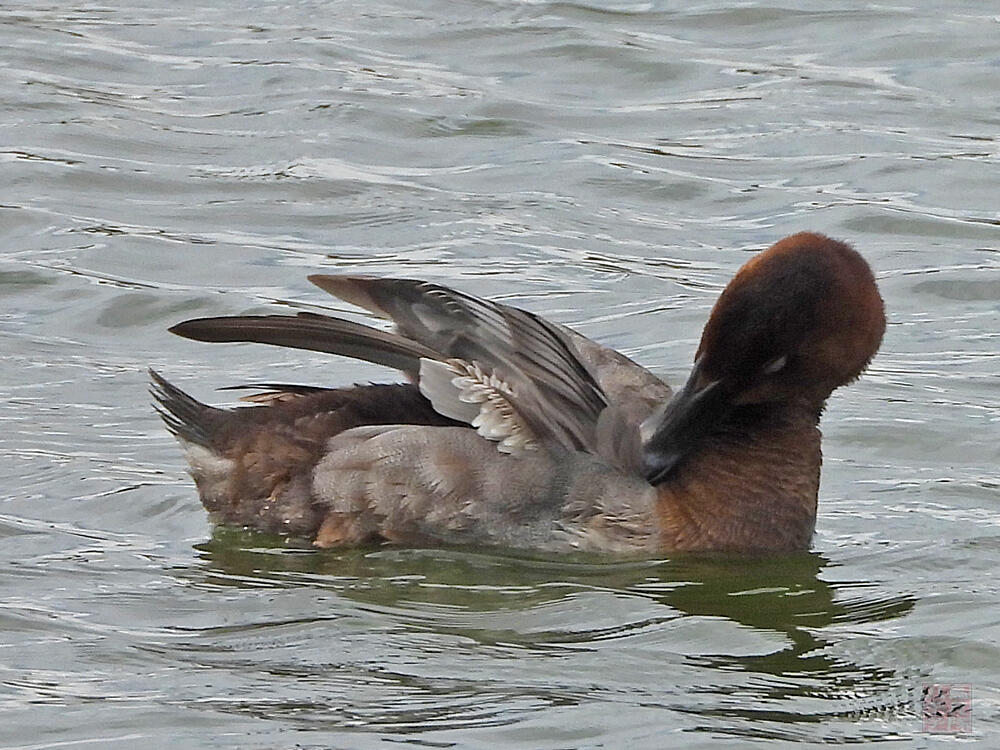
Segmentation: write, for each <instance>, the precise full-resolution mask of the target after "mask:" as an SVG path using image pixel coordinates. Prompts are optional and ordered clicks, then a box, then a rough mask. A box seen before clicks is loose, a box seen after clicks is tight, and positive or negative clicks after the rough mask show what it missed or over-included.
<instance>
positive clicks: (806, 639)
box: [183, 528, 915, 741]
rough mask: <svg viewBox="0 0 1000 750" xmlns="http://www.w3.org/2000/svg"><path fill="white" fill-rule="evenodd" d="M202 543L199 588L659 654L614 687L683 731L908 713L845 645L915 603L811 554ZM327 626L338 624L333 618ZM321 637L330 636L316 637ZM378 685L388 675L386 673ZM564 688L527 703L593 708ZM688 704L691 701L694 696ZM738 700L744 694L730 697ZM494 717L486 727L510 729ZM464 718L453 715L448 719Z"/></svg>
mask: <svg viewBox="0 0 1000 750" xmlns="http://www.w3.org/2000/svg"><path fill="white" fill-rule="evenodd" d="M197 548H198V550H199V551H200V557H201V559H200V565H199V566H197V567H196V568H195V569H188V570H186V571H185V573H184V574H183V577H185V578H193V579H194V583H195V585H198V586H210V587H213V588H214V587H222V588H223V589H227V588H230V587H235V588H257V589H259V588H270V589H276V590H284V591H295V590H298V591H301V590H303V589H304V590H307V591H308V590H316V591H319V592H322V594H323V595H324V597H330V596H332V597H333V598H334V601H335V602H338V601H339V602H342V603H344V605H345V606H346V607H348V608H352V609H354V610H356V611H361V612H364V613H366V614H368V615H371V616H373V617H377V618H383V619H384V620H386V621H389V622H391V624H392V627H393V628H401V629H402V630H403V631H404V632H410V633H418V634H420V635H421V637H425V638H426V637H430V638H440V639H442V641H443V642H450V641H449V640H448V639H460V640H461V641H462V642H463V643H466V644H472V645H471V646H469V648H473V649H480V650H488V649H501V650H502V649H513V650H520V652H521V653H524V654H536V655H538V654H543V655H545V656H546V657H552V656H554V657H556V658H563V659H565V658H566V655H567V654H572V653H581V652H588V651H595V650H600V649H602V648H603V649H608V648H611V649H620V651H626V650H628V649H634V648H638V649H639V650H640V651H641V650H642V649H648V648H650V644H652V647H653V648H655V650H656V653H657V658H663V659H664V667H663V670H662V671H661V672H659V673H652V675H651V676H650V677H649V680H648V683H647V684H645V685H644V684H642V679H641V678H636V677H634V676H632V677H623V679H622V683H623V685H625V688H624V690H623V692H632V690H631V686H630V685H629V680H631V681H632V683H634V688H635V690H634V694H635V697H634V698H632V697H630V698H628V700H635V701H637V702H641V701H645V702H646V703H647V704H648V703H653V704H656V705H657V706H659V707H661V708H663V709H666V710H669V711H675V712H679V713H681V714H685V715H688V716H690V717H693V720H694V721H695V723H696V724H697V726H692V727H691V728H690V731H710V732H716V733H718V732H722V733H724V734H731V735H745V734H748V733H749V734H751V735H753V736H758V737H759V736H772V737H783V738H785V739H802V737H803V736H805V735H807V734H808V732H809V730H808V729H806V727H808V726H811V725H815V724H817V723H826V724H828V723H829V722H830V721H831V720H834V721H837V720H840V719H842V720H844V722H845V723H846V724H847V725H848V726H852V725H853V724H855V723H856V719H857V718H858V716H859V715H860V716H864V715H866V714H868V715H871V714H876V715H878V716H881V717H883V718H884V717H886V716H888V717H890V718H899V717H903V716H909V717H911V718H912V716H913V714H912V710H911V708H912V699H911V698H910V697H909V696H908V695H906V694H905V693H906V690H907V683H908V676H907V675H903V674H901V673H899V671H898V670H897V669H896V668H895V667H894V666H893V665H892V664H878V663H873V662H876V661H880V660H879V659H877V657H875V656H874V655H873V654H867V655H860V656H859V655H857V654H853V653H851V651H850V649H844V648H841V646H842V645H843V643H844V642H850V640H851V639H852V638H853V637H854V636H855V635H856V634H857V633H858V632H862V633H863V632H865V631H867V630H871V629H872V628H873V626H874V625H875V624H876V623H881V622H890V621H892V620H896V619H899V618H902V617H904V616H906V615H907V614H908V613H909V612H911V610H912V609H913V607H914V603H915V602H914V600H913V598H912V597H908V596H885V595H884V592H883V593H882V594H881V595H880V594H879V593H878V591H879V589H878V587H877V586H874V585H873V584H870V583H868V582H845V581H837V582H830V581H828V580H824V578H825V577H831V576H829V575H827V576H824V573H825V572H827V573H828V572H829V571H830V570H832V569H834V568H836V567H837V566H836V564H835V563H833V562H831V561H830V560H829V559H827V558H825V557H824V556H822V555H820V554H816V553H803V554H799V555H793V556H785V557H780V558H768V559H746V558H726V557H717V556H716V557H704V556H685V557H679V558H675V559H670V560H657V561H624V562H607V561H601V560H599V559H587V558H577V559H571V560H567V559H565V558H560V559H554V560H553V559H538V558H526V557H509V556H498V555H497V554H496V553H495V552H494V553H486V552H480V551H469V550H450V549H444V550H442V549H437V550H407V549H395V548H380V549H367V550H364V549H362V550H348V551H323V552H316V551H313V550H312V549H309V548H298V549H296V548H290V547H289V546H288V544H287V543H286V542H285V540H282V539H281V538H278V537H269V536H266V535H262V534H258V533H254V532H245V531H240V530H234V529H228V528H218V529H216V531H215V532H214V535H213V537H212V539H211V540H210V541H209V542H207V543H205V544H202V545H198V547H197ZM316 606H317V612H315V613H308V614H307V613H306V612H301V614H302V616H303V619H302V622H303V623H310V624H311V625H316V624H317V620H316V618H315V617H313V616H312V615H313V614H316V615H321V614H323V612H321V611H319V610H320V609H321V605H320V604H319V603H317V605H316ZM322 606H323V607H325V606H326V605H325V604H324V605H322ZM553 612H555V613H556V614H555V615H553V614H552V613H553ZM324 619H325V618H324ZM334 619H335V618H334ZM287 622H288V621H287V620H285V621H283V623H284V624H287ZM322 625H323V627H329V628H330V629H333V630H335V629H336V628H337V625H336V624H335V623H333V622H331V623H323V624H322ZM678 627H679V628H680V631H678V630H676V628H678ZM678 632H682V633H683V635H677V633H678ZM692 633H693V635H692ZM720 633H722V636H721V637H720ZM733 633H735V634H738V635H737V636H734V637H731V636H732V634H733ZM746 634H749V635H750V636H751V637H750V638H749V640H748V639H747V638H745V637H743V636H744V635H746ZM330 636H331V633H330V632H329V631H327V632H326V633H325V635H324V639H327V638H330ZM332 636H333V637H334V638H336V637H337V635H336V633H333V634H332ZM748 644H749V645H748ZM642 658H648V657H642ZM570 668H572V667H570ZM559 669H560V670H565V669H566V667H565V666H562V667H559ZM682 673H683V674H682ZM379 674H380V678H381V679H385V678H387V677H388V676H389V674H388V672H387V671H386V670H380V672H379ZM393 674H394V679H398V680H399V681H400V684H405V685H406V686H407V688H408V689H412V688H413V687H414V685H423V689H424V690H425V691H427V692H431V693H436V694H437V696H438V698H443V697H444V696H443V695H442V694H441V692H440V691H441V687H442V682H441V680H440V679H438V680H437V681H436V682H433V684H432V683H427V684H426V685H424V684H423V683H422V682H421V680H420V679H419V678H415V677H414V676H413V675H410V674H405V673H393ZM564 674H565V673H564ZM457 679H458V681H459V682H460V683H461V687H460V689H459V692H462V693H463V694H464V693H468V694H470V695H473V694H478V695H479V696H480V697H482V696H483V695H489V694H490V692H491V691H494V692H495V691H496V690H497V689H498V688H497V687H496V686H495V685H494V686H493V687H490V686H489V685H490V684H491V683H490V682H489V680H487V681H486V683H487V684H477V683H475V681H474V680H473V681H472V682H471V683H469V682H467V680H468V679H469V677H468V676H467V675H463V676H460V677H458V678H457ZM685 682H686V683H687V687H685V686H684V683H685ZM510 689H511V686H504V687H503V688H501V690H504V691H509V690H510ZM516 690H517V691H519V693H518V695H519V696H520V697H521V698H523V697H524V696H525V695H526V694H527V693H526V692H525V689H524V687H523V686H522V687H520V688H516ZM528 692H530V691H528ZM557 692H558V693H559V695H558V696H556V695H555V693H553V694H551V695H548V694H546V696H544V700H543V697H542V696H541V694H539V696H536V697H538V698H539V700H540V701H542V702H544V703H546V704H547V705H552V703H553V701H554V702H558V703H563V704H565V703H567V702H568V703H570V704H575V703H577V702H578V701H583V702H585V701H587V700H591V699H592V698H593V694H592V693H590V694H588V693H587V692H586V691H580V690H579V688H578V687H574V688H573V689H568V688H566V686H564V687H563V689H561V690H559V691H557ZM694 694H700V695H699V697H698V698H697V699H696V700H692V695H694ZM505 695H506V699H507V700H512V698H511V697H510V695H507V694H506V693H505ZM736 695H739V696H741V697H740V698H739V699H733V696H736ZM494 697H495V698H496V695H494ZM453 698H454V695H452V696H450V697H449V698H448V700H452V699H453ZM497 700H499V699H497ZM616 700H617V699H616ZM500 702H501V703H502V701H500ZM243 708H244V709H245V708H246V707H243ZM300 708H301V707H300ZM480 708H481V706H480ZM452 709H453V710H454V709H455V706H454V705H452ZM434 710H436V709H434ZM434 710H432V711H431V713H432V714H433V712H434ZM477 710H479V709H477ZM497 711H498V715H497V716H494V717H493V719H492V720H493V721H496V723H498V724H500V723H504V721H505V719H504V717H503V715H502V714H503V712H502V711H501V710H500V709H497ZM461 713H462V712H461V711H458V712H457V713H455V712H454V711H453V713H452V714H451V715H452V716H453V717H456V719H457V717H459V716H461ZM299 718H304V717H302V716H301V713H300V717H299ZM372 718H373V717H372V716H370V715H369V716H368V719H369V720H371V719H372ZM425 718H426V717H425ZM484 720H485V721H490V719H488V718H487V717H485V716H483V715H482V714H477V715H476V716H475V717H474V722H475V723H481V722H482V721H484ZM507 720H509V719H507ZM422 721H423V719H421V721H414V722H410V721H403V722H402V724H400V723H399V715H398V714H397V713H396V712H392V720H391V722H390V723H391V724H392V725H393V726H394V727H395V728H396V729H397V730H401V731H419V726H420V725H421V722H422ZM470 721H473V720H470ZM706 722H707V723H706ZM404 725H406V726H404ZM458 725H459V726H460V725H461V722H459V724H458ZM407 727H408V728H407ZM751 727H752V729H751ZM870 730H871V727H869V728H868V729H867V730H857V731H854V730H852V729H847V730H845V732H846V736H844V735H841V736H840V737H834V736H831V735H830V727H829V726H825V727H824V730H823V731H824V736H825V737H827V738H828V739H841V740H848V741H849V740H850V739H851V738H852V737H853V738H854V739H858V738H859V737H862V736H871V731H870ZM858 732H861V734H859V733H858ZM804 733H805V735H804ZM875 734H878V735H879V736H882V737H885V733H884V732H881V731H879V732H875Z"/></svg>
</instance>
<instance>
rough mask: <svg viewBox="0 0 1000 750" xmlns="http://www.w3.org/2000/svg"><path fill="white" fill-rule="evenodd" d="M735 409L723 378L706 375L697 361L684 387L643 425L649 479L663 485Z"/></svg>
mask: <svg viewBox="0 0 1000 750" xmlns="http://www.w3.org/2000/svg"><path fill="white" fill-rule="evenodd" d="M731 408H732V400H731V399H730V397H729V394H728V393H727V392H726V389H724V388H723V387H722V381H721V380H711V379H709V378H707V377H705V376H704V374H703V373H702V371H701V363H700V361H699V362H695V365H694V368H693V369H692V370H691V375H690V377H688V380H687V383H685V384H684V387H683V388H682V389H681V390H680V391H679V392H678V393H677V394H676V395H674V397H673V398H672V399H671V400H670V401H669V402H667V404H666V405H664V406H663V407H662V408H661V409H659V410H657V411H656V412H654V413H653V414H652V415H650V416H649V417H648V418H647V419H646V420H645V421H644V422H643V423H642V426H641V427H640V435H641V438H642V473H643V476H645V478H646V480H647V481H648V482H649V483H650V484H659V483H661V482H663V481H664V480H665V479H667V478H668V477H669V476H670V475H671V473H672V472H673V471H674V470H675V469H677V467H678V466H680V464H681V463H682V462H683V460H684V459H685V458H686V457H687V456H688V455H689V454H690V453H691V452H692V451H693V450H694V449H695V448H696V447H697V445H698V443H699V442H701V439H702V438H703V437H704V436H705V435H706V434H707V433H709V432H711V431H712V430H713V429H714V428H716V427H717V426H718V424H719V423H720V422H721V421H722V419H723V418H724V417H725V416H726V414H727V413H728V412H729V410H730V409H731Z"/></svg>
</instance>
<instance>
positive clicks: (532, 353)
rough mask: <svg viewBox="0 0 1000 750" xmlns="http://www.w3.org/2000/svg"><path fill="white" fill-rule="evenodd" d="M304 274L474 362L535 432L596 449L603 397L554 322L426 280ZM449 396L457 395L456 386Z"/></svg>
mask: <svg viewBox="0 0 1000 750" xmlns="http://www.w3.org/2000/svg"><path fill="white" fill-rule="evenodd" d="M309 280H310V281H312V282H313V283H314V284H316V285H317V286H319V287H320V288H321V289H323V290H325V291H327V292H329V293H331V294H333V295H334V296H336V297H339V298H340V299H342V300H344V301H345V302H350V303H351V304H354V305H358V306H359V307H363V308H365V309H366V310H369V311H370V312H372V313H374V314H376V315H380V316H382V317H386V318H390V319H391V320H392V321H393V322H394V323H395V324H396V327H397V330H398V332H399V333H400V334H401V335H402V336H404V337H406V338H408V339H412V340H414V341H416V342H418V343H420V344H423V345H425V346H427V347H429V348H431V349H433V350H435V351H436V352H438V353H439V355H440V356H439V359H441V360H458V361H459V362H460V363H462V365H460V366H469V367H477V366H478V367H479V368H480V370H481V371H482V372H483V373H484V374H485V376H486V377H490V378H495V379H496V380H498V381H499V382H501V383H503V384H504V386H505V387H506V390H507V392H506V394H505V398H506V400H507V402H508V403H509V404H510V405H511V407H512V409H513V411H514V412H516V415H515V416H516V418H517V419H518V420H520V421H523V423H524V424H526V425H527V427H528V428H529V429H530V432H531V433H533V434H534V435H536V436H538V437H540V438H547V439H551V440H554V441H555V442H557V443H559V444H560V445H562V446H564V447H566V448H570V449H572V450H582V451H589V452H595V451H596V447H597V445H596V428H597V422H598V419H599V417H600V414H601V412H602V411H603V410H604V409H605V407H606V406H607V405H608V400H607V398H606V397H605V394H604V393H603V391H602V390H601V387H600V386H599V385H598V383H597V382H596V381H595V380H594V377H593V376H592V375H591V373H590V372H589V370H588V369H587V367H586V365H585V364H584V363H583V362H582V361H581V360H580V358H579V357H578V356H577V353H576V350H575V349H574V347H573V344H572V343H571V341H570V339H569V337H568V335H567V334H566V333H565V331H564V330H563V329H562V328H561V327H560V326H557V325H555V324H553V323H550V322H549V321H547V320H545V319H544V318H541V317H539V316H537V315H534V314H533V313H529V312H527V311H525V310H520V309H518V308H516V307H510V306H508V305H503V304H500V303H497V302H490V301H488V300H483V299H480V298H478V297H474V296H472V295H469V294H464V293H462V292H459V291H456V290H454V289H449V288H448V287H444V286H441V285H439V284H433V283H429V282H422V281H415V280H411V279H379V278H372V277H365V276H323V275H317V276H310V277H309ZM428 374H430V373H428ZM455 377H459V378H461V377H465V374H462V373H456V374H455ZM423 379H424V373H421V381H422V382H423ZM455 397H456V399H459V400H460V399H461V398H462V396H461V395H459V394H458V393H457V392H456V393H455ZM441 400H442V402H443V401H444V400H445V398H444V397H443V394H442V399H441Z"/></svg>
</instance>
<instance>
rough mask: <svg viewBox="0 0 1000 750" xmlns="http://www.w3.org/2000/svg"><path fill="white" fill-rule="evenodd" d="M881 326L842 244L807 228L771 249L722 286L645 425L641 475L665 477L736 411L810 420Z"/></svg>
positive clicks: (860, 265)
mask: <svg viewBox="0 0 1000 750" xmlns="http://www.w3.org/2000/svg"><path fill="white" fill-rule="evenodd" d="M884 331H885V311H884V306H883V303H882V297H881V296H880V295H879V292H878V287H877V286H876V284H875V278H874V276H873V275H872V271H871V269H870V268H869V267H868V264H867V263H866V262H865V260H864V258H862V257H861V256H860V255H859V254H858V253H857V252H855V251H854V250H853V249H851V248H850V247H849V246H848V245H846V244H844V243H843V242H838V241H837V240H833V239H830V238H829V237H825V236H823V235H821V234H813V233H809V232H803V233H800V234H794V235H792V236H790V237H786V238H785V239H783V240H781V241H780V242H778V243H776V244H774V245H772V246H771V247H770V248H768V249H767V250H765V251H764V252H762V253H761V254H759V255H757V256H755V257H754V258H752V259H751V260H750V261H748V262H747V263H746V265H744V266H743V267H742V268H741V269H740V270H739V272H738V273H737V274H736V276H735V277H734V278H733V280H732V281H731V282H730V283H729V285H728V286H727V287H726V289H725V291H723V293H722V295H721V296H720V297H719V300H718V301H717V302H716V304H715V307H714V308H713V310H712V314H711V316H710V317H709V320H708V323H707V324H706V325H705V330H704V332H703V333H702V336H701V343H700V345H699V346H698V351H697V353H696V354H695V365H694V369H693V370H692V372H691V375H690V377H689V378H688V381H687V383H686V384H685V386H684V388H683V389H682V390H681V391H680V392H679V393H678V394H677V395H676V396H675V397H674V398H673V399H672V400H671V401H670V403H669V404H667V405H666V407H665V408H664V409H663V410H662V411H661V412H659V413H657V414H654V415H653V416H652V417H650V418H649V419H648V420H646V422H645V423H644V424H643V428H642V433H643V462H644V471H645V474H646V477H647V479H649V480H650V481H651V482H653V483H654V484H655V483H658V482H660V481H663V480H664V479H665V478H666V477H667V476H668V475H669V473H670V472H671V470H672V469H673V468H674V466H676V465H677V464H678V463H679V462H680V460H681V459H682V458H683V456H684V455H685V454H686V453H688V452H690V450H691V449H692V448H693V447H694V446H696V445H697V443H698V442H699V441H700V439H701V438H702V437H704V436H705V435H706V434H709V433H711V431H712V430H713V429H716V428H717V427H718V426H719V423H720V421H722V420H725V419H726V418H727V417H728V416H729V415H731V414H732V413H733V412H734V411H735V410H736V409H738V408H740V407H750V406H755V405H756V406H758V407H762V408H764V409H767V408H768V407H777V406H781V405H789V406H792V407H794V408H800V409H807V410H810V411H814V412H815V414H816V416H817V417H818V416H819V413H820V411H821V410H822V408H823V404H824V402H825V401H826V399H827V398H828V397H829V395H830V394H831V393H832V392H833V390H834V389H835V388H837V387H839V386H841V385H844V384H845V383H849V382H851V381H852V380H854V379H855V378H857V377H858V376H859V375H860V374H861V373H862V371H864V369H865V367H866V366H867V365H868V363H869V362H870V361H871V358H872V357H873V356H874V355H875V352H876V351H877V350H878V347H879V344H880V343H881V341H882V334H883V332H884Z"/></svg>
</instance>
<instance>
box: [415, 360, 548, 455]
mask: <svg viewBox="0 0 1000 750" xmlns="http://www.w3.org/2000/svg"><path fill="white" fill-rule="evenodd" d="M420 392H421V393H422V394H423V395H424V397H425V398H426V399H427V400H428V401H430V402H431V405H432V406H433V407H434V410H435V411H436V412H437V413H438V414H442V415H444V416H446V417H450V418H451V419H457V420H458V421H460V422H465V423H466V424H469V425H472V426H473V427H475V428H476V432H478V433H479V434H480V435H481V436H482V437H484V438H486V439H487V440H492V441H494V442H498V443H499V444H498V445H497V449H498V450H499V451H500V452H501V453H515V454H516V453H520V452H521V451H524V450H535V449H536V448H537V447H538V445H537V443H536V442H535V436H534V435H533V434H532V432H531V430H530V428H529V427H528V426H527V425H526V424H525V423H524V421H523V420H522V419H521V417H520V415H518V413H517V410H516V409H515V408H514V406H513V404H512V401H513V399H514V398H515V397H516V394H515V393H514V390H513V389H512V388H511V387H510V385H509V384H508V383H506V382H504V381H503V380H501V379H500V378H498V377H497V376H496V375H495V374H493V373H492V372H486V371H484V370H483V368H482V367H481V366H480V365H479V363H478V362H471V363H470V362H466V361H465V360H461V359H449V360H445V361H440V360H433V359H426V358H424V359H421V360H420Z"/></svg>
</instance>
